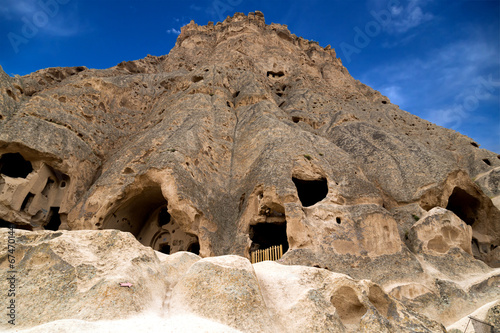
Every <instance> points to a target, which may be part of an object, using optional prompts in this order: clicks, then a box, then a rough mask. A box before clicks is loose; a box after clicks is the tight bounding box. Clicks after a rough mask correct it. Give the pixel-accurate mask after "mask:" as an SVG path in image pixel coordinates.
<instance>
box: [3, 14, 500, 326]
mask: <svg viewBox="0 0 500 333" xmlns="http://www.w3.org/2000/svg"><path fill="white" fill-rule="evenodd" d="M0 106H1V107H0V226H7V225H8V224H9V223H14V224H16V226H17V227H19V228H24V229H28V230H43V229H53V230H61V229H71V230H85V229H91V230H100V229H118V230H122V231H127V232H130V233H131V234H132V235H133V236H134V237H135V238H136V239H137V240H138V241H139V242H140V243H142V244H143V245H146V246H149V247H151V248H153V249H155V250H158V251H161V252H164V253H166V254H173V253H176V252H179V251H191V252H193V253H195V254H199V255H200V256H201V257H211V256H220V255H240V256H243V257H246V258H250V257H251V253H252V252H253V251H255V250H259V249H266V248H268V247H270V246H275V245H281V246H282V248H283V249H284V252H285V253H284V255H283V257H282V258H281V263H286V264H291V265H296V264H300V265H307V266H316V267H321V268H327V269H328V270H331V271H334V272H338V273H343V274H348V275H350V276H351V277H352V278H355V279H370V280H372V281H373V282H374V283H377V284H380V285H381V286H382V288H383V289H384V290H387V291H388V292H392V291H393V294H394V295H399V296H398V297H401V301H404V300H405V297H406V298H407V296H409V297H410V298H411V299H413V298H418V297H420V296H425V295H426V293H425V292H424V290H426V289H425V288H427V289H428V290H431V291H432V292H431V294H432V297H430V298H429V299H431V298H432V302H434V303H433V304H437V303H436V302H438V299H440V297H441V296H439V295H440V292H439V290H441V289H439V288H438V287H436V283H437V282H436V281H435V280H434V278H433V277H434V276H435V275H436V274H437V275H439V278H438V279H439V280H440V281H441V280H443V281H445V280H447V279H452V280H453V281H455V282H454V283H455V285H453V287H450V288H449V290H453V292H450V293H448V294H449V295H452V294H454V293H455V292H456V293H455V294H456V295H462V294H461V293H462V292H464V289H463V288H464V287H462V285H461V283H462V284H463V283H465V282H463V281H465V280H467V279H468V277H467V274H473V269H476V270H478V271H479V272H481V274H493V275H494V274H495V273H492V272H495V271H494V270H492V267H497V266H498V257H499V251H500V247H499V245H500V211H499V209H498V203H497V201H498V200H497V199H498V193H499V189H498V182H497V181H496V179H497V178H498V177H497V174H498V172H497V171H498V168H499V167H500V158H499V156H498V155H497V154H495V153H493V152H490V151H487V150H484V149H480V148H479V147H478V145H477V144H476V143H475V142H473V141H472V140H471V139H470V138H468V137H466V136H464V135H461V134H459V133H457V132H455V131H452V130H447V129H445V128H442V127H438V126H436V125H434V124H432V123H429V122H427V121H425V120H422V119H420V118H418V117H416V116H413V115H411V114H409V113H407V112H405V111H402V110H400V109H399V108H398V106H396V105H393V104H392V103H390V101H389V100H388V99H387V97H385V96H382V95H381V94H380V93H379V92H377V91H375V90H373V89H371V88H370V87H367V86H365V85H363V84H362V83H360V82H359V81H356V80H355V79H354V78H352V77H351V76H350V75H349V73H348V71H347V69H346V68H345V67H344V66H343V65H342V63H341V61H340V59H339V58H337V57H336V54H335V51H334V50H333V49H332V48H330V47H325V48H323V47H320V46H319V45H318V44H317V43H315V42H310V41H307V40H305V39H303V38H300V37H297V36H295V35H293V34H291V33H290V32H289V31H288V29H287V28H286V26H282V25H279V24H271V25H266V23H265V20H264V17H263V15H262V13H260V12H255V13H250V14H249V15H243V14H240V13H237V14H235V15H234V16H233V17H228V18H227V19H226V20H225V21H224V22H221V23H218V24H216V25H213V24H209V25H207V26H198V25H197V24H195V23H194V22H191V23H190V24H188V25H187V26H185V27H183V28H182V32H181V34H180V36H179V38H178V40H177V43H176V45H175V47H174V48H173V49H172V50H171V51H170V53H169V54H168V55H164V56H160V57H155V56H147V57H146V58H144V59H141V60H137V61H129V62H123V63H120V64H118V65H117V66H115V67H112V68H109V69H105V70H95V69H87V68H85V67H73V68H49V69H43V70H40V71H38V72H36V73H32V74H30V75H26V76H24V77H15V78H12V77H9V76H8V75H6V74H5V73H4V72H3V71H1V70H0ZM492 199H493V200H492ZM495 204H497V205H496V206H495ZM437 207H441V208H443V209H444V208H445V209H447V210H448V211H451V212H453V213H454V214H455V215H456V217H458V218H459V219H460V220H461V221H463V223H465V225H466V226H464V230H465V229H468V230H469V229H472V237H471V239H470V245H467V244H466V242H467V240H466V239H468V237H469V236H468V234H467V233H459V236H457V237H458V238H456V239H455V240H452V238H454V235H455V234H454V233H453V232H451V231H450V232H447V231H446V230H444V229H443V228H445V227H444V225H443V224H442V223H444V222H443V221H437V222H436V223H435V227H434V229H433V230H434V231H432V232H434V234H433V235H434V236H433V238H427V237H428V236H427V235H419V236H418V237H417V238H418V239H419V240H421V241H422V242H421V243H418V244H420V245H422V246H420V245H418V244H416V243H414V242H412V240H410V239H409V236H410V231H411V230H413V231H415V232H416V231H417V229H418V228H419V227H418V226H415V228H414V227H413V226H414V224H415V223H416V222H417V221H418V220H420V219H421V218H422V217H423V216H426V215H427V214H428V212H429V211H431V210H432V209H433V208H437ZM453 221H455V222H456V220H455V219H454V220H453ZM455 222H453V223H452V224H453V227H452V228H455V227H457V228H461V227H460V226H459V224H460V223H458V222H456V223H455ZM450 225H451V224H450ZM437 230H440V231H439V232H438V231H437ZM453 230H455V229H453ZM452 233H453V235H452ZM438 234H439V235H441V236H439V235H438ZM436 237H437V238H436ZM439 237H441V238H439ZM457 239H460V240H459V241H457ZM424 243H425V246H424ZM412 244H413V245H415V246H413V245H412ZM409 246H410V247H411V248H412V250H413V252H412V251H410V249H409ZM448 246H449V249H448V250H446V249H447V248H448ZM457 246H458V247H457ZM469 246H470V249H471V250H472V253H473V255H474V256H475V258H473V257H471V256H470V255H469V254H467V253H470V251H468V250H467V249H468V248H469ZM458 249H461V250H458ZM429 251H430V252H429ZM440 251H441V252H440ZM477 259H478V260H477ZM485 263H486V264H487V265H489V266H490V267H488V266H486V265H485ZM200 265H201V264H200ZM395 267H397V268H398V269H394V268H395ZM464 267H469V268H467V269H464ZM471 267H472V268H471ZM179 288H180V287H179ZM447 290H448V289H447ZM465 292H467V291H465ZM488 293H489V292H488ZM427 296H428V295H427ZM427 296H425V297H427ZM490 296H491V295H490V293H489V294H488V297H490ZM447 297H448V296H447ZM460 297H461V296H456V297H455V296H453V295H452V298H453V299H460ZM485 297H486V296H485ZM488 297H486V298H488ZM353 302H354V301H353ZM360 302H361V301H360ZM412 302H413V301H412ZM429 302H431V301H429ZM432 302H431V303H432ZM467 302H469V301H464V304H465V305H464V306H463V309H462V310H463V311H468V310H472V309H473V308H474V307H476V306H479V305H481V304H484V303H481V302H482V298H481V297H477V298H474V299H473V300H472V301H470V302H469V303H467ZM424 303H425V302H414V303H412V304H414V305H415V308H416V309H418V308H419V307H422V306H423V304H424ZM353 304H356V306H358V305H357V303H355V302H354V303H353ZM467 304H468V305H467ZM353 306H354V305H353ZM467 306H468V307H467ZM424 308H425V306H424ZM437 308H438V310H437V311H434V312H432V311H430V310H429V311H428V312H427V313H429V314H430V315H431V316H432V315H433V313H435V314H436V317H435V318H436V319H438V320H441V319H442V318H444V317H446V316H449V317H454V316H455V315H458V314H455V313H453V311H451V310H449V309H448V308H446V307H437ZM462 310H460V311H462ZM450 311H451V312H450Z"/></svg>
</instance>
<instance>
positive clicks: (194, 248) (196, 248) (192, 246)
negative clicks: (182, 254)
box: [187, 242, 200, 255]
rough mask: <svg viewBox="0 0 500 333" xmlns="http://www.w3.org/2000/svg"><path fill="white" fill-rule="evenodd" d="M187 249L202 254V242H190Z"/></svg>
mask: <svg viewBox="0 0 500 333" xmlns="http://www.w3.org/2000/svg"><path fill="white" fill-rule="evenodd" d="M187 251H188V252H192V253H194V254H198V255H199V254H200V243H198V242H195V243H191V244H189V246H188V248H187Z"/></svg>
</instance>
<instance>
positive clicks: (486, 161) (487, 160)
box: [483, 158, 491, 165]
mask: <svg viewBox="0 0 500 333" xmlns="http://www.w3.org/2000/svg"><path fill="white" fill-rule="evenodd" d="M483 162H484V163H486V164H488V165H491V162H490V160H489V159H487V158H485V159H483Z"/></svg>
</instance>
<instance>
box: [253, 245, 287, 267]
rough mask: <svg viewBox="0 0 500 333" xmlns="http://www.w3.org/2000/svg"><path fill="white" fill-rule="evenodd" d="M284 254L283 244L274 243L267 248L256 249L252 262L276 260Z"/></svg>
mask: <svg viewBox="0 0 500 333" xmlns="http://www.w3.org/2000/svg"><path fill="white" fill-rule="evenodd" d="M282 256H283V245H281V244H280V245H274V246H271V247H270V248H267V249H262V250H256V251H253V252H252V253H251V259H252V264H255V263H258V262H261V261H265V260H271V261H275V260H278V259H280V258H281V257H282Z"/></svg>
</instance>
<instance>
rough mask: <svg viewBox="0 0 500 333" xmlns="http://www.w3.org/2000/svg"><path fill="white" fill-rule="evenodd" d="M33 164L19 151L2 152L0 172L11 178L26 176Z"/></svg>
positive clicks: (31, 169)
mask: <svg viewBox="0 0 500 333" xmlns="http://www.w3.org/2000/svg"><path fill="white" fill-rule="evenodd" d="M32 171H33V166H32V165H31V163H30V162H29V161H26V160H25V159H24V157H23V156H22V155H21V154H19V153H7V154H3V155H2V157H1V158H0V173H1V174H4V175H6V176H8V177H12V178H26V177H27V176H28V175H29V174H30V173H31V172H32Z"/></svg>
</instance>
